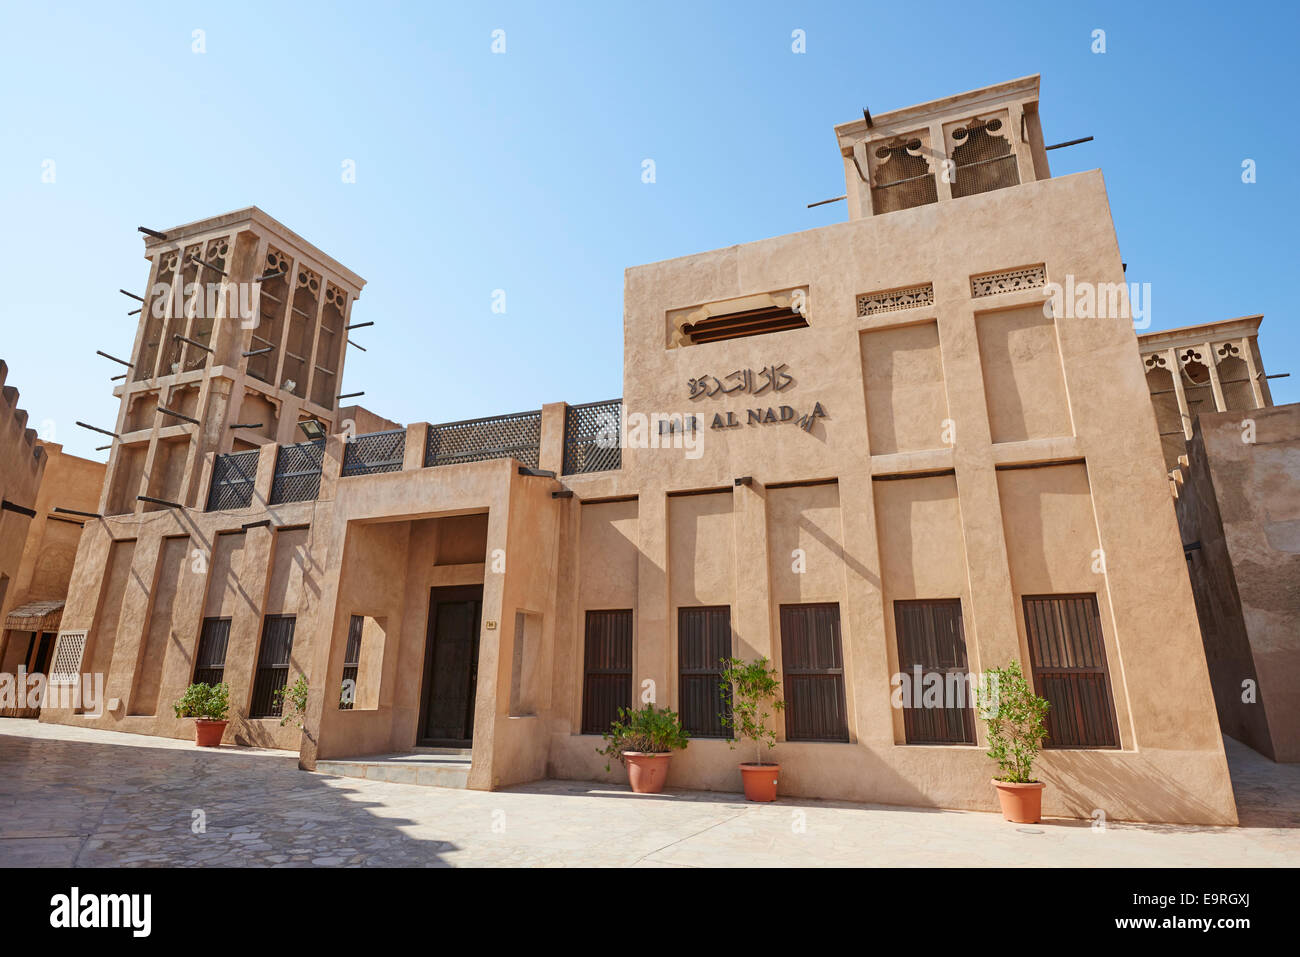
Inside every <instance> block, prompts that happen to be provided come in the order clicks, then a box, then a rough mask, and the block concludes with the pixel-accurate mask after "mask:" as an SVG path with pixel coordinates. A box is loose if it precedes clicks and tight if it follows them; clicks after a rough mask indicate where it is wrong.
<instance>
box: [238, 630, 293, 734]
mask: <svg viewBox="0 0 1300 957" xmlns="http://www.w3.org/2000/svg"><path fill="white" fill-rule="evenodd" d="M296 621H297V619H296V618H295V617H294V616H293V615H267V616H266V619H265V620H264V621H263V623H262V648H261V650H260V651H259V652H258V656H257V676H256V677H255V678H254V679H253V703H252V706H251V707H250V708H249V709H248V716H249V717H250V718H278V717H280V713H281V710H282V709H283V707H284V702H283V701H281V700H280V699H279V697H278V696H277V695H276V692H277V691H279V690H281V689H282V688H284V687H286V686H287V685H288V684H289V656H290V655H291V654H292V653H293V631H294V627H295V624H296Z"/></svg>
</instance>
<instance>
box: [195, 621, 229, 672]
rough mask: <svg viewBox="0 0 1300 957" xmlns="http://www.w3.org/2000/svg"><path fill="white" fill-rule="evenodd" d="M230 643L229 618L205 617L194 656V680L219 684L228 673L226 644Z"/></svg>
mask: <svg viewBox="0 0 1300 957" xmlns="http://www.w3.org/2000/svg"><path fill="white" fill-rule="evenodd" d="M229 643H230V619H229V618H204V619H203V630H202V631H201V632H200V633H199V650H198V654H196V655H195V656H194V682H195V684H198V683H199V682H203V683H204V684H210V685H219V684H221V682H222V679H223V677H224V675H225V673H226V646H227V645H228V644H229Z"/></svg>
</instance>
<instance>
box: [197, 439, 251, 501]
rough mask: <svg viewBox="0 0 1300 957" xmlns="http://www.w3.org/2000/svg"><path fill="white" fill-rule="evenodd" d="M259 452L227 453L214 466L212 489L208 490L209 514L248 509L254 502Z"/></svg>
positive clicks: (219, 456) (218, 458) (219, 457)
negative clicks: (232, 509)
mask: <svg viewBox="0 0 1300 957" xmlns="http://www.w3.org/2000/svg"><path fill="white" fill-rule="evenodd" d="M257 458H258V450H257V449H250V450H248V451H247V452H227V453H226V454H224V455H218V456H217V459H216V461H215V462H213V464H212V487H211V488H209V489H208V507H207V511H209V512H224V511H226V510H227V509H231V508H247V507H248V505H249V503H251V502H252V501H253V482H254V480H255V479H256V478H257Z"/></svg>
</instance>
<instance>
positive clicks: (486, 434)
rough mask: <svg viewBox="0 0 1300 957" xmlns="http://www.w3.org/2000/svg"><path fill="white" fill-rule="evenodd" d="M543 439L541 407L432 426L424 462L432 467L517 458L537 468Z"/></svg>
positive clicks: (530, 466) (426, 465)
mask: <svg viewBox="0 0 1300 957" xmlns="http://www.w3.org/2000/svg"><path fill="white" fill-rule="evenodd" d="M541 440H542V413H541V410H540V409H539V410H537V411H536V412H515V413H512V414H511V415H497V416H492V417H491V418H487V419H468V420H466V421H464V422H447V423H445V424H443V425H431V426H429V441H428V444H427V445H426V447H425V452H424V464H425V467H426V468H428V467H430V466H434V465H460V464H463V463H465V462H486V461H487V460H488V459H509V458H516V459H518V460H519V461H520V462H522V463H523V464H524V465H527V466H528V467H529V468H537V449H538V446H539V445H540V444H541Z"/></svg>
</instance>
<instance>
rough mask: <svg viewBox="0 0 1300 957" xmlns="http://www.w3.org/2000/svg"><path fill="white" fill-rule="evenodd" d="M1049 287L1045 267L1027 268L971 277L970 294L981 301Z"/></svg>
mask: <svg viewBox="0 0 1300 957" xmlns="http://www.w3.org/2000/svg"><path fill="white" fill-rule="evenodd" d="M1046 285H1047V270H1046V268H1044V267H1043V266H1026V267H1025V268H1024V269H1005V270H1003V271H1002V272H991V273H987V274H986V275H983V276H971V280H970V294H971V296H972V297H973V298H975V299H979V298H981V297H983V296H996V295H998V293H1003V292H1019V291H1020V290H1021V289H1037V288H1039V287H1041V286H1046Z"/></svg>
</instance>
